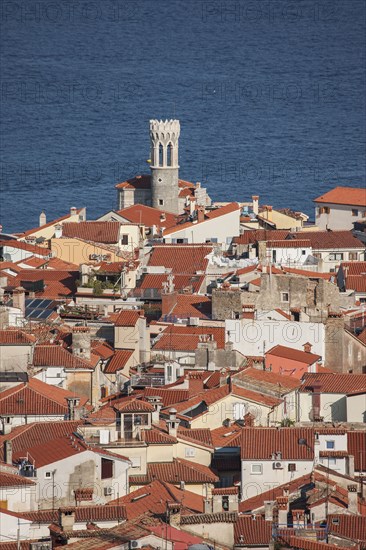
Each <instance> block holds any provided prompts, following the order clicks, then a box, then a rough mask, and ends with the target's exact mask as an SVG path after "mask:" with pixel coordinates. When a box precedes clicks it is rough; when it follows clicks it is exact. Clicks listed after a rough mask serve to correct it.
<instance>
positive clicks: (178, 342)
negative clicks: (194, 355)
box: [153, 325, 225, 351]
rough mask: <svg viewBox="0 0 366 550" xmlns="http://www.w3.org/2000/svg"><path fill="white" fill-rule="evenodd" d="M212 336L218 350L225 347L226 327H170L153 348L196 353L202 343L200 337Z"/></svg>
mask: <svg viewBox="0 0 366 550" xmlns="http://www.w3.org/2000/svg"><path fill="white" fill-rule="evenodd" d="M205 335H208V336H212V337H213V338H214V340H215V341H216V342H217V347H218V349H223V348H224V347H225V328H224V327H206V326H204V327H191V326H179V325H169V326H168V327H167V328H166V330H165V331H164V332H163V333H162V335H161V337H160V339H159V340H158V341H157V342H156V344H155V345H154V346H153V349H154V350H155V351H163V350H181V351H194V350H196V349H197V346H198V344H199V342H200V337H204V336H205Z"/></svg>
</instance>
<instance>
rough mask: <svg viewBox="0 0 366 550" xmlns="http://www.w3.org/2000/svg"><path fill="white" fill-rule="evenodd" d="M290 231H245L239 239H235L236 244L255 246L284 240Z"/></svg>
mask: <svg viewBox="0 0 366 550" xmlns="http://www.w3.org/2000/svg"><path fill="white" fill-rule="evenodd" d="M288 234H289V231H288V230H287V229H273V230H266V229H250V230H248V231H244V232H243V234H242V235H240V236H239V237H234V241H233V242H234V243H236V244H255V243H257V242H258V241H268V240H282V239H285V238H286V237H287V235H288Z"/></svg>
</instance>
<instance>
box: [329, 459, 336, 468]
mask: <svg viewBox="0 0 366 550" xmlns="http://www.w3.org/2000/svg"><path fill="white" fill-rule="evenodd" d="M328 464H329V466H335V465H336V464H337V459H336V458H333V457H329V458H328Z"/></svg>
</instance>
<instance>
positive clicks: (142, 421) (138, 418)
mask: <svg viewBox="0 0 366 550" xmlns="http://www.w3.org/2000/svg"><path fill="white" fill-rule="evenodd" d="M148 424H149V415H147V414H136V415H135V425H136V426H148Z"/></svg>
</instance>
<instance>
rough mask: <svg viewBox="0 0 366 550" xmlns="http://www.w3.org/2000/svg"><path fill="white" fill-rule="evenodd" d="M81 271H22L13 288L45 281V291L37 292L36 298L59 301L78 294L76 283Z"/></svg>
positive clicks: (15, 279)
mask: <svg viewBox="0 0 366 550" xmlns="http://www.w3.org/2000/svg"><path fill="white" fill-rule="evenodd" d="M78 278H79V271H56V270H53V269H22V271H20V272H19V273H18V275H17V276H16V277H14V279H12V280H11V285H12V286H21V284H22V281H40V280H43V281H44V290H43V291H40V292H36V298H40V297H42V298H50V299H58V298H62V297H64V296H72V295H74V294H75V293H76V290H77V289H76V281H77V279H78Z"/></svg>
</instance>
